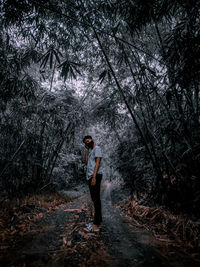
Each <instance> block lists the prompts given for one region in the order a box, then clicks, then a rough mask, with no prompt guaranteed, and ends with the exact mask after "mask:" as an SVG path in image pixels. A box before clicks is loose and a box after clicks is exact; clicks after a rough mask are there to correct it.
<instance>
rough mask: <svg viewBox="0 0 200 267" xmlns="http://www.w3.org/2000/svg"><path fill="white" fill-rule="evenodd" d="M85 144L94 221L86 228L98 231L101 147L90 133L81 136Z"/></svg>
mask: <svg viewBox="0 0 200 267" xmlns="http://www.w3.org/2000/svg"><path fill="white" fill-rule="evenodd" d="M83 143H84V144H85V165H87V170H86V179H87V180H88V183H89V189H90V195H91V198H92V201H93V203H94V211H95V213H94V221H93V224H89V225H88V230H89V231H91V232H98V231H99V227H100V224H101V222H102V214H101V199H100V186H101V180H102V168H101V158H102V153H101V148H100V147H99V146H97V145H95V144H94V141H93V139H92V137H91V136H90V135H86V136H85V137H84V138H83Z"/></svg>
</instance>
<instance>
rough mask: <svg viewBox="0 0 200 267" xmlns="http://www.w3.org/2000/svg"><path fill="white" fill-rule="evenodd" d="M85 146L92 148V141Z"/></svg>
mask: <svg viewBox="0 0 200 267" xmlns="http://www.w3.org/2000/svg"><path fill="white" fill-rule="evenodd" d="M85 145H86V146H87V147H89V148H93V145H94V142H93V140H91V141H90V142H88V143H86V144H85Z"/></svg>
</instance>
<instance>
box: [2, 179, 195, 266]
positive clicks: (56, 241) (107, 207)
mask: <svg viewBox="0 0 200 267" xmlns="http://www.w3.org/2000/svg"><path fill="white" fill-rule="evenodd" d="M111 190H112V185H111V184H110V183H108V182H104V183H103V184H102V191H101V197H102V213H103V223H102V227H101V231H100V233H90V232H89V231H88V230H87V224H88V222H90V221H91V220H92V218H93V216H92V214H93V205H92V202H91V199H90V196H89V190H88V189H86V191H85V192H86V193H84V192H83V191H81V190H80V192H79V194H80V195H79V197H76V198H74V199H72V201H71V202H69V203H66V204H63V205H61V206H59V207H58V208H57V209H56V210H54V211H50V212H45V213H43V214H42V215H41V217H38V219H37V220H30V223H29V226H28V229H29V230H28V231H27V232H26V233H24V234H23V235H20V232H16V234H15V235H13V236H12V237H10V239H6V240H4V241H2V242H1V248H2V249H1V250H0V266H2V267H39V266H41V267H43V266H48V267H51V266H52V267H57V266H58V267H65V266H69V267H102V266H103V267H142V266H143V267H151V266H152V267H162V266H179V267H180V266H181V267H183V265H181V264H180V265H179V264H178V265H177V264H172V263H171V261H170V260H169V261H168V257H166V258H163V257H161V256H160V255H159V253H158V251H157V249H156V242H154V238H153V236H152V235H151V232H150V231H146V230H145V229H142V228H138V227H136V226H135V225H134V224H133V223H131V221H130V220H129V219H127V218H126V217H125V216H124V214H121V213H120V209H118V208H116V207H114V206H113V204H112V199H111ZM76 192H77V191H76ZM66 193H67V192H66ZM72 193H73V192H72ZM21 219H22V218H21ZM184 266H198V265H184Z"/></svg>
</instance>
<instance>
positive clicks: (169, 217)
mask: <svg viewBox="0 0 200 267" xmlns="http://www.w3.org/2000/svg"><path fill="white" fill-rule="evenodd" d="M123 209H126V210H127V211H128V214H129V215H130V216H131V217H133V218H134V219H135V220H136V221H137V223H138V224H140V225H142V226H143V227H146V228H149V226H150V227H151V226H152V227H151V230H152V231H153V233H154V235H155V237H156V238H160V239H162V235H165V236H166V235H167V236H168V240H171V241H175V242H176V243H178V244H180V245H181V246H182V247H183V248H186V249H190V250H194V251H200V220H196V221H193V220H191V219H190V218H186V217H184V216H182V215H175V214H173V213H171V212H170V211H167V210H164V209H162V208H151V207H148V206H143V205H139V204H138V203H137V202H136V201H135V200H128V201H127V203H126V204H125V206H124V207H123Z"/></svg>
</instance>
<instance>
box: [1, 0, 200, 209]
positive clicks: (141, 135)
mask: <svg viewBox="0 0 200 267" xmlns="http://www.w3.org/2000/svg"><path fill="white" fill-rule="evenodd" d="M199 7H200V1H186V0H184V1H178V0H177V1H171V0H149V1H142V0H141V1H118V0H116V1H110V0H109V1H104V0H102V1H86V0H80V1H62V0H51V1H36V0H28V1H24V0H15V1H9V0H7V1H1V14H2V16H1V30H2V31H1V39H0V40H1V44H0V49H1V50H0V56H1V66H0V75H1V89H0V90H1V102H2V105H1V121H2V124H1V130H2V131H1V137H0V138H1V143H2V151H1V163H0V164H1V170H2V171H1V176H0V177H1V181H2V186H3V187H4V188H6V189H7V190H8V191H10V190H11V187H12V186H13V185H14V188H18V187H19V186H17V184H20V185H22V184H27V185H28V186H30V184H31V183H32V184H36V185H38V181H40V182H41V181H42V184H41V187H42V186H44V185H46V184H48V183H49V182H50V181H51V178H52V177H53V174H55V175H57V174H56V173H57V172H58V173H60V174H59V175H58V177H63V176H68V177H72V176H74V175H75V176H78V175H79V174H80V173H81V171H80V170H81V168H82V167H81V155H80V149H77V147H78V146H79V142H80V140H81V136H82V135H83V134H84V133H86V131H87V127H93V129H98V130H99V131H100V133H101V135H102V138H100V139H99V140H101V141H103V145H104V149H105V151H106V153H107V159H106V164H107V165H109V167H110V169H112V170H113V167H114V168H115V169H118V170H119V172H120V173H121V175H122V176H123V178H124V181H125V182H126V183H127V185H128V186H129V187H130V188H131V189H132V193H133V192H136V193H137V195H138V197H140V196H141V193H143V194H146V195H148V196H149V197H151V199H152V200H153V201H155V202H156V203H159V204H162V205H166V206H168V207H170V208H173V209H176V210H180V209H182V210H187V211H189V210H190V211H192V212H194V213H197V207H198V205H199V204H200V176H199V173H200V167H199V166H200V162H199V161H200V124H199V119H200V117H199V116H200V113H199V108H200V106H199V53H200V51H199V21H200V17H199ZM16 14H17V16H16ZM77 77H78V78H79V80H77V82H76V83H75V82H74V83H71V82H69V81H70V79H71V80H73V81H74V80H75V79H76V78H77ZM103 125H105V126H103ZM80 126H81V127H80ZM99 127H100V128H101V130H100V129H99ZM88 129H91V128H88ZM94 133H95V131H94ZM105 139H106V141H105ZM78 151H79V152H78ZM69 154H70V155H71V156H70V157H69ZM108 155H109V156H108ZM109 158H110V160H109ZM72 159H73V160H72ZM66 161H67V163H66ZM72 170H74V171H72ZM60 179H62V178H60ZM58 180H59V179H58ZM5 181H6V182H5ZM19 181H20V182H19ZM30 182H31V183H30ZM59 183H60V181H59ZM22 188H23V186H22ZM13 190H14V189H13ZM13 190H11V191H12V192H13ZM22 191H23V190H22ZM183 196H184V197H183ZM190 207H193V208H192V209H191V208H190Z"/></svg>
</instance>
